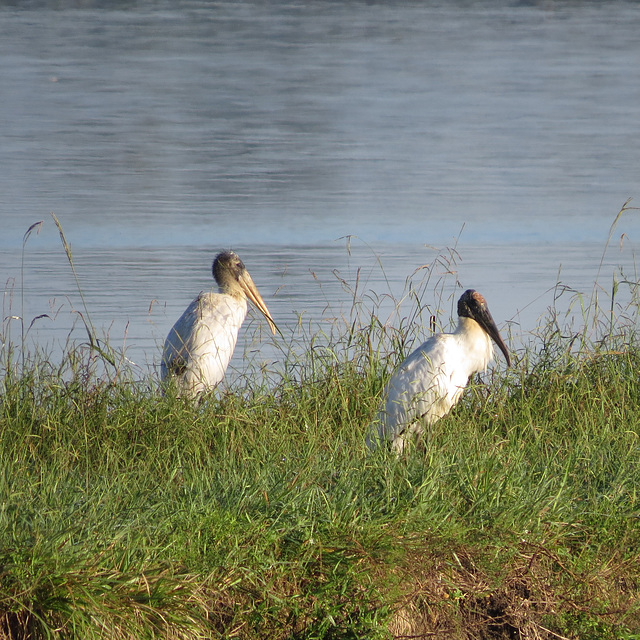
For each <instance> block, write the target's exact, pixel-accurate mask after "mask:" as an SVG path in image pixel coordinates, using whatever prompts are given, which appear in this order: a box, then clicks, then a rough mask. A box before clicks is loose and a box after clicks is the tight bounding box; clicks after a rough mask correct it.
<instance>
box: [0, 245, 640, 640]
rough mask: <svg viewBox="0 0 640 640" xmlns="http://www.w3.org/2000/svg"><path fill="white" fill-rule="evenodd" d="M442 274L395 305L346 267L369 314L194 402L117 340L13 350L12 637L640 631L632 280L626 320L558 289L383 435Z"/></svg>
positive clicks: (7, 394) (4, 391)
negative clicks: (404, 428) (419, 429)
mask: <svg viewBox="0 0 640 640" xmlns="http://www.w3.org/2000/svg"><path fill="white" fill-rule="evenodd" d="M445 255H446V256H447V259H449V258H451V257H452V254H450V253H449V254H445ZM434 273H435V270H433V269H430V268H429V267H428V266H427V267H425V269H424V270H422V271H421V272H420V273H419V274H416V276H417V278H416V277H413V278H411V279H410V280H409V281H408V282H407V286H406V288H405V289H406V291H405V292H404V294H403V295H402V296H400V297H399V298H398V299H397V300H394V309H397V312H394V313H395V315H394V319H393V322H387V318H388V317H389V316H385V317H384V318H381V316H380V304H383V306H384V307H385V309H386V308H388V304H387V303H388V300H384V301H382V300H381V298H380V297H377V296H375V295H374V294H372V293H371V292H360V291H359V290H358V288H357V283H345V286H346V287H351V290H352V291H353V292H354V296H353V310H352V311H351V313H350V315H348V316H347V317H345V318H342V319H338V321H337V323H336V324H335V325H334V326H333V327H332V328H331V329H330V330H329V331H325V332H324V333H322V332H320V331H319V330H315V329H314V328H313V327H312V326H306V327H304V326H303V327H302V328H298V329H296V331H295V333H294V332H292V335H291V336H290V340H289V341H288V342H289V347H287V349H288V351H287V352H286V354H285V356H286V357H285V358H284V364H283V365H282V367H281V368H280V369H278V370H276V371H268V372H264V371H263V370H262V369H261V368H260V367H259V365H258V364H256V365H255V367H256V370H254V371H252V370H251V369H250V370H249V371H248V372H247V374H246V375H245V376H244V377H239V378H238V379H237V380H236V382H235V384H234V386H233V387H232V388H231V389H230V390H229V391H226V392H222V391H220V392H217V393H213V394H211V395H210V396H208V397H207V398H206V399H204V401H202V402H200V403H199V404H194V403H189V402H185V401H182V400H181V399H179V398H176V397H174V396H172V395H171V394H168V395H165V396H162V395H161V394H159V393H158V391H157V381H156V380H155V379H153V377H149V378H148V379H144V380H140V379H135V378H134V376H133V375H128V374H127V370H126V367H124V366H122V367H120V368H119V369H118V374H117V375H113V374H109V375H101V374H100V375H99V373H98V370H97V369H96V367H95V366H92V365H91V364H90V360H91V359H92V358H95V357H96V353H98V357H102V355H103V352H104V353H106V352H105V350H104V349H103V350H102V351H100V352H96V351H95V350H90V351H87V350H79V351H74V350H71V351H70V352H69V353H68V354H67V357H66V358H65V360H64V361H63V362H62V363H53V362H51V361H50V360H47V359H46V358H45V357H44V356H43V355H42V354H40V355H37V356H36V357H33V358H27V359H26V361H25V363H24V366H23V367H22V368H21V369H20V370H19V371H15V370H14V369H11V370H10V371H9V370H7V369H6V368H5V369H4V370H3V376H2V378H1V380H0V424H1V426H2V428H1V429H0V470H1V475H0V531H1V532H2V535H1V541H2V544H1V545H0V566H1V567H2V572H1V574H0V637H5V638H12V639H17V638H25V639H26V638H30V639H39V638H82V639H83V640H85V639H92V638H96V639H97V638H101V639H102V638H114V639H116V638H123V639H125V638H126V639H133V638H176V639H178V638H185V639H186V638H188V639H191V638H243V639H258V638H265V639H266V638H269V639H270V640H272V639H275V640H278V639H283V640H284V639H287V640H294V639H295V640H301V639H302V638H305V639H315V638H326V639H337V638H372V639H375V638H389V637H446V638H453V639H455V638H460V639H462V638H515V637H520V638H549V639H551V638H580V639H582V640H584V639H587V640H590V639H593V640H595V639H596V638H598V639H603V638H610V639H622V638H627V639H629V638H633V637H636V636H637V634H638V633H640V611H639V610H638V602H639V601H640V600H639V598H638V596H639V595H640V593H639V587H638V585H640V572H639V570H638V567H639V566H640V557H639V556H640V544H639V543H640V539H639V538H640V534H639V531H640V528H638V516H639V515H640V498H639V495H638V489H637V488H638V487H639V486H640V465H639V463H638V460H640V438H639V430H638V426H637V425H638V424H640V391H639V390H638V385H637V369H638V361H639V360H640V348H639V346H638V340H637V332H636V326H637V324H636V323H637V307H638V302H639V301H638V297H637V287H636V286H635V284H634V283H633V282H632V281H631V280H630V279H628V278H627V279H622V278H621V279H620V280H619V282H618V284H617V285H616V286H617V290H616V291H612V292H611V296H612V299H614V304H613V308H614V309H617V312H616V314H615V318H613V322H612V315H611V308H612V305H611V304H609V303H607V304H606V305H604V306H595V305H596V301H595V299H590V300H589V302H588V304H586V305H584V315H583V316H582V317H583V318H584V319H587V318H588V319H589V323H588V326H587V325H586V323H584V324H580V323H578V324H573V322H574V321H573V320H572V324H571V325H570V326H567V325H564V324H563V320H562V316H561V314H560V313H559V312H558V311H557V310H555V309H552V310H550V312H549V317H548V318H546V319H544V321H543V322H542V323H541V325H540V328H539V330H538V331H537V332H536V335H535V336H534V337H533V338H532V340H531V343H530V344H528V345H524V346H523V347H522V348H521V349H520V350H518V352H517V353H516V354H514V356H515V357H514V361H515V362H514V366H513V367H512V369H510V370H509V371H506V372H505V371H496V372H494V373H489V374H487V375H485V376H480V377H478V378H477V379H475V380H474V381H473V382H472V384H471V385H470V387H469V389H468V390H467V392H466V393H465V395H464V397H463V400H462V401H461V402H460V403H459V405H458V406H457V407H456V409H455V410H454V411H453V412H452V413H451V414H450V415H449V416H447V417H446V418H444V419H442V420H440V421H439V422H437V423H436V424H435V425H433V427H432V428H431V429H430V430H429V432H428V433H427V434H426V436H425V439H424V442H423V444H422V446H421V447H418V448H416V450H415V451H414V452H413V453H412V454H411V455H410V456H408V457H407V458H404V459H402V460H397V459H396V458H395V457H394V456H393V455H390V454H387V453H386V452H384V451H380V452H378V453H376V454H375V455H371V454H369V453H368V452H367V451H366V449H365V446H364V433H365V430H366V428H367V426H368V423H369V422H370V420H371V419H372V417H373V415H374V413H375V410H376V408H377V404H378V401H379V396H380V393H381V390H382V387H383V385H384V381H385V379H386V377H387V376H388V375H389V374H390V372H391V370H392V369H393V367H394V366H395V365H396V364H397V362H398V361H399V360H400V359H401V358H402V357H403V355H404V354H405V353H406V352H408V351H409V350H410V348H411V347H412V346H413V342H414V341H415V340H416V337H417V336H420V335H424V333H425V331H426V327H425V322H428V320H430V316H431V315H438V313H437V312H438V310H439V309H442V308H444V307H446V305H447V304H448V300H442V299H440V300H438V301H437V304H436V305H435V306H431V307H430V306H429V305H428V304H427V300H433V299H434V291H438V289H437V287H438V286H441V285H442V283H441V282H440V281H436V280H434V278H435V275H434ZM429 278H430V279H429ZM621 287H626V290H627V292H628V294H629V296H630V297H629V300H630V302H629V303H628V304H627V305H626V307H625V308H624V309H619V308H618V307H617V303H616V302H615V300H616V299H618V298H616V296H618V295H619V292H620V288H621ZM435 299H436V300H437V296H435ZM584 300H585V296H579V297H575V298H573V299H572V301H573V302H575V304H576V305H578V304H579V303H580V301H584ZM601 300H602V297H600V298H599V299H598V303H597V304H598V305H600V301H601ZM396 303H397V304H396ZM407 306H408V307H409V309H408V310H407V311H406V312H405V310H404V309H405V308H406V307H407ZM573 308H574V310H575V308H577V307H573ZM432 312H434V313H432ZM442 315H444V314H442ZM565 317H566V316H565ZM426 326H427V327H428V324H427V325H426ZM117 361H118V360H117V359H116V362H117ZM123 362H124V361H123ZM109 368H111V370H113V368H112V367H111V365H110V364H109V365H108V366H107V367H106V369H109Z"/></svg>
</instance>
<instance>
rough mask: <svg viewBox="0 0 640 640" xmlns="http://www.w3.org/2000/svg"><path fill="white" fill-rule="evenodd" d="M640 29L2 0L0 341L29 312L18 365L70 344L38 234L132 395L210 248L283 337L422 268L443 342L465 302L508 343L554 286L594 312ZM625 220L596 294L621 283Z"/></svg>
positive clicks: (387, 13)
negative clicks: (127, 374)
mask: <svg viewBox="0 0 640 640" xmlns="http://www.w3.org/2000/svg"><path fill="white" fill-rule="evenodd" d="M639 33H640V5H639V4H638V3H637V2H622V1H616V2H607V1H602V2H580V1H573V2H564V1H559V0H556V1H554V0H544V1H540V2H536V1H528V2H517V1H508V2H507V1H497V0H494V1H490V0H486V1H484V2H482V1H480V2H475V1H472V0H466V1H463V0H459V1H455V0H453V1H449V2H430V1H421V2H401V3H398V2H391V1H380V2H376V1H373V2H359V1H347V0H344V1H343V2H338V1H323V0H314V1H313V2H296V1H287V2H284V1H283V2H280V1H278V0H271V1H269V2H264V1H255V2H244V1H234V2H180V1H179V0H178V1H174V0H172V1H171V2H162V1H156V2H128V1H126V0H122V1H119V2H106V1H102V2H100V1H97V0H96V1H95V2H93V1H91V0H84V1H83V0H76V1H75V2H65V0H59V1H56V2H53V1H52V2H49V3H47V2H24V3H22V2H20V3H17V2H16V3H14V2H0V280H1V282H2V284H3V289H4V292H5V295H4V305H3V318H4V322H3V324H2V332H3V335H5V337H6V336H7V335H8V334H9V337H10V339H11V340H12V341H13V342H14V343H15V342H19V338H20V328H19V323H18V322H17V321H16V320H10V319H9V316H11V315H21V314H24V317H25V318H26V320H27V323H28V322H30V319H32V318H34V317H36V316H38V315H40V314H44V313H46V314H48V315H49V316H50V318H41V319H39V320H37V321H36V322H35V323H34V326H33V328H32V329H31V330H30V332H29V336H28V344H29V348H30V349H34V348H36V346H39V347H43V348H45V349H47V350H49V351H53V352H55V351H56V350H57V349H60V348H61V345H63V344H64V343H65V341H66V340H67V339H70V340H72V341H78V342H81V341H83V340H85V334H84V333H83V331H82V330H81V326H80V323H79V320H78V315H77V314H74V313H72V311H73V310H83V306H82V302H81V300H80V296H79V294H78V291H77V288H76V285H75V283H74V280H73V276H72V274H71V271H70V268H69V265H68V263H67V260H66V257H65V255H64V251H63V249H62V246H61V243H60V239H59V236H58V232H57V230H56V228H55V225H54V224H53V221H52V219H51V217H50V215H49V214H50V212H54V213H55V214H56V215H57V216H58V218H59V219H60V221H61V223H62V225H63V227H64V231H65V233H66V236H67V239H68V241H69V242H70V244H71V248H72V251H73V256H74V259H75V267H76V269H77V272H78V277H79V279H80V285H81V288H82V291H83V293H84V296H85V300H86V306H87V308H88V310H89V313H90V314H91V319H92V322H93V324H94V325H96V327H97V328H98V330H99V332H102V333H108V334H109V338H110V341H111V343H112V344H113V345H114V346H116V347H121V346H123V345H124V346H126V350H127V351H126V352H127V355H128V357H129V358H130V359H131V360H132V361H134V362H136V363H137V365H138V366H139V367H140V369H141V373H142V374H144V373H145V372H149V370H152V369H153V367H154V365H155V363H157V361H158V358H159V353H160V345H161V343H162V340H163V339H164V337H165V335H166V334H167V332H168V330H169V328H170V327H171V325H172V324H173V322H174V321H175V320H176V319H177V317H178V316H179V315H180V313H181V312H182V310H183V309H184V308H185V307H186V305H187V304H188V302H189V301H190V300H191V299H192V298H193V297H194V296H195V295H196V294H197V293H198V292H199V291H200V290H202V289H206V288H209V287H210V285H211V277H210V265H211V260H212V258H213V256H214V254H215V252H216V251H217V250H219V249H221V248H229V247H230V248H234V249H236V250H237V251H238V253H239V254H240V256H241V257H242V258H243V259H244V261H245V264H246V265H247V267H248V269H249V271H250V272H251V274H252V276H253V278H254V280H255V282H256V283H257V285H258V287H259V288H260V289H261V292H262V294H263V296H264V298H265V300H266V302H267V304H268V305H269V307H270V309H271V312H272V314H273V316H274V318H275V319H276V322H278V324H279V325H280V328H281V329H282V330H283V333H284V335H285V339H286V338H287V337H288V336H293V335H294V334H295V332H296V326H297V323H298V322H299V319H300V318H301V317H302V318H303V319H304V322H308V323H311V325H313V326H316V325H317V326H320V327H322V326H323V323H331V321H332V319H333V318H335V317H341V316H344V315H345V314H348V312H349V309H350V308H351V305H352V297H351V295H350V293H349V290H348V289H349V287H345V286H343V285H342V284H341V282H340V279H343V280H345V281H346V282H347V283H348V285H349V286H350V287H353V286H355V284H356V280H357V286H358V291H359V292H361V293H363V294H364V295H365V296H369V297H371V296H376V295H378V296H379V295H387V294H388V295H389V296H391V297H396V298H397V297H400V296H401V295H402V293H403V291H404V289H405V281H406V279H407V278H408V277H409V276H411V274H412V273H413V272H414V271H415V270H416V269H417V268H418V267H420V266H422V265H433V268H432V270H431V271H426V270H423V271H421V272H419V274H418V276H416V277H417V278H418V279H420V278H424V275H425V274H426V273H429V274H431V275H430V280H429V282H428V286H427V287H426V288H425V296H424V300H425V302H428V303H430V304H432V303H435V300H436V296H441V297H442V299H443V303H442V304H441V305H440V309H441V312H442V317H440V318H439V319H440V321H441V322H443V323H446V322H447V321H448V318H449V317H450V313H451V308H452V302H453V301H455V299H457V297H458V295H459V294H460V292H461V290H462V289H461V288H460V287H463V288H469V287H472V288H476V289H478V290H479V291H481V292H482V293H484V294H485V296H486V298H487V299H488V301H489V305H490V308H491V310H492V312H493V315H494V318H495V319H496V321H497V323H498V325H499V326H501V327H502V328H503V329H506V330H508V331H510V332H511V339H512V340H513V341H514V343H515V342H517V341H518V340H520V339H526V336H528V335H530V332H531V331H533V330H534V329H535V327H536V326H537V325H538V323H539V317H540V316H541V315H542V314H545V313H546V309H547V307H548V306H549V305H550V304H552V303H553V295H554V294H553V288H554V285H555V284H556V282H558V281H560V282H562V283H563V284H565V285H567V286H569V287H571V288H573V289H576V290H579V291H583V292H586V293H590V292H591V291H592V290H593V287H594V282H595V280H596V275H597V273H598V268H599V264H600V260H601V257H602V252H603V249H604V245H605V243H606V240H607V236H608V233H609V227H610V225H611V223H612V221H613V220H614V218H615V216H616V214H617V212H618V211H619V210H620V208H621V206H622V205H623V204H624V202H625V201H626V200H627V199H628V198H638V196H639V195H640V193H639V191H640V40H639V39H638V34H639ZM636 202H637V204H639V205H640V200H638V201H633V202H632V203H631V204H632V205H634V204H636ZM639 213H640V212H637V211H633V210H630V211H629V212H627V213H626V214H625V215H624V216H623V217H622V218H621V220H620V222H619V223H618V225H617V227H616V230H615V233H614V240H613V242H612V244H611V246H610V248H609V250H608V252H607V254H606V256H605V260H604V265H603V267H602V270H601V272H600V278H599V283H600V284H601V285H602V287H603V289H604V291H605V293H606V292H608V291H610V289H611V281H612V277H613V274H614V273H616V272H617V271H618V267H619V266H622V268H623V271H624V273H625V275H627V276H629V277H630V278H631V279H635V272H634V269H635V266H634V265H635V258H634V243H637V242H638V240H639V239H640V217H639V215H638V214H639ZM38 220H44V224H43V225H42V228H41V230H40V233H39V234H38V235H35V234H33V235H31V237H30V238H29V239H28V241H27V243H26V251H25V253H24V272H22V270H21V260H22V246H23V235H24V233H25V232H26V230H27V229H28V228H29V226H30V225H31V224H32V223H34V222H37V221H38ZM623 234H625V235H624V238H623V242H622V249H621V243H620V237H621V236H622V235H623ZM346 237H351V240H350V241H348V240H347V239H345V238H346ZM453 247H455V248H456V250H457V254H456V255H455V256H454V257H455V260H453V261H450V260H449V257H450V255H451V254H450V251H449V249H451V248H453ZM439 255H441V256H444V257H445V258H447V259H442V260H439V261H438V260H437V256H439ZM336 270H337V271H336ZM447 272H452V273H447ZM603 295H604V294H603ZM23 297H24V302H23V301H22V299H23ZM568 301H569V300H568V299H567V303H568ZM562 303H563V301H562V299H561V301H560V303H559V304H560V305H561V304H562ZM23 305H24V306H23ZM410 312H411V301H407V302H405V305H404V306H403V308H402V309H401V311H400V314H399V316H398V315H396V316H393V315H390V316H388V319H389V321H390V322H396V323H397V322H398V321H399V319H400V317H401V316H402V315H403V314H404V315H407V314H408V313H410ZM385 313H386V312H385ZM251 317H252V318H253V320H251V321H250V322H248V326H247V328H246V330H245V332H244V335H249V334H251V333H252V332H253V329H255V328H256V327H257V326H258V323H259V320H258V319H257V318H256V317H255V316H251ZM383 319H387V316H386V315H385V318H383ZM251 324H253V329H252V327H251ZM264 336H265V337H266V333H265V334H264ZM259 346H260V345H259V344H258V345H256V344H248V342H247V340H245V339H244V338H243V339H242V340H241V341H240V342H239V348H238V350H237V352H236V356H234V361H233V363H234V368H235V369H236V370H237V371H240V370H241V369H242V367H243V362H244V361H243V357H242V356H243V353H245V355H246V354H247V353H248V352H249V351H250V352H251V353H253V350H254V349H256V348H257V347H259ZM254 357H255V356H254ZM259 357H263V358H266V359H267V360H269V359H271V360H275V359H277V358H278V350H277V348H275V347H274V345H273V344H270V343H266V344H265V345H264V346H263V348H262V352H261V355H260V356H259Z"/></svg>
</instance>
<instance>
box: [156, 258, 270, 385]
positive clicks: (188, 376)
mask: <svg viewBox="0 0 640 640" xmlns="http://www.w3.org/2000/svg"><path fill="white" fill-rule="evenodd" d="M212 271H213V276H214V278H215V280H216V282H217V283H218V287H219V290H220V292H219V293H212V292H201V293H200V294H199V295H198V297H197V298H196V299H195V300H193V302H191V304H190V305H189V306H188V307H187V308H186V310H185V312H184V313H183V314H182V315H181V316H180V318H179V319H178V321H177V322H176V323H175V324H174V325H173V328H172V329H171V331H170V332H169V335H168V336H167V339H166V340H165V343H164V349H163V353H162V363H161V377H162V380H163V382H165V383H166V382H168V379H169V378H174V379H175V383H176V385H177V388H178V393H179V395H181V396H186V397H196V396H198V395H200V394H202V393H204V392H206V391H209V390H211V389H213V388H214V387H215V386H216V385H218V384H219V383H220V382H221V381H222V379H223V378H224V375H225V372H226V370H227V366H228V365H229V361H230V360H231V356H232V355H233V350H234V349H235V346H236V341H237V339H238V331H239V330H240V327H241V326H242V323H243V322H244V319H245V317H246V315H247V297H249V299H250V300H251V301H252V302H253V304H254V305H255V306H256V307H257V308H258V309H259V310H260V311H261V312H262V313H263V315H264V316H265V318H266V319H267V322H268V323H269V326H270V327H271V330H272V332H273V333H275V332H276V325H275V323H274V321H273V318H272V317H271V314H270V313H269V310H268V309H267V306H266V304H265V303H264V300H263V299H262V297H261V296H260V293H259V292H258V289H257V288H256V286H255V284H254V283H253V280H252V279H251V276H250V275H249V273H248V271H247V270H246V269H245V266H244V264H243V263H242V260H240V258H239V257H238V256H237V255H236V254H235V253H234V252H233V251H225V252H223V253H220V254H219V255H218V256H216V259H215V260H214V262H213V267H212Z"/></svg>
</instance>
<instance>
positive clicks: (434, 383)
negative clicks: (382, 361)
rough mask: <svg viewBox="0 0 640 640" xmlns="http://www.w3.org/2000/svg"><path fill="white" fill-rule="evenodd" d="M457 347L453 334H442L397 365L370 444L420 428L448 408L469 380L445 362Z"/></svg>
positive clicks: (370, 435)
mask: <svg viewBox="0 0 640 640" xmlns="http://www.w3.org/2000/svg"><path fill="white" fill-rule="evenodd" d="M454 350H456V343H455V340H453V339H452V336H451V334H439V335H436V336H433V337H431V338H429V340H427V341H426V342H425V343H424V344H423V345H422V346H420V347H419V348H418V349H416V350H415V351H414V352H413V353H412V354H411V355H410V356H409V357H408V358H407V359H406V360H405V361H404V362H403V363H402V364H401V365H400V366H399V367H398V369H397V370H396V371H395V372H394V374H393V375H392V376H391V378H390V379H389V382H388V383H387V386H386V387H385V390H384V393H383V404H382V406H381V408H380V410H379V411H378V415H377V418H376V420H375V421H374V422H373V424H372V425H371V430H370V433H369V435H368V436H367V444H368V446H369V447H374V446H375V445H376V444H377V443H380V442H385V441H388V442H393V441H394V440H396V438H399V437H400V436H401V435H402V434H403V433H404V432H405V431H407V430H411V431H413V430H420V427H421V426H422V425H424V424H429V423H432V422H435V421H436V420H437V419H438V418H441V417H442V416H444V415H446V414H447V413H448V412H449V410H450V409H451V407H452V406H453V405H454V404H455V403H456V402H457V401H458V399H459V398H460V395H461V394H462V391H463V390H464V384H466V380H465V381H464V383H463V384H462V385H460V384H459V381H458V380H456V379H455V376H453V377H452V375H451V373H452V372H451V371H450V367H448V366H447V364H446V363H447V362H450V361H451V360H452V358H451V355H452V351H454ZM416 421H419V424H418V425H416ZM414 426H415V428H413V429H412V427H414Z"/></svg>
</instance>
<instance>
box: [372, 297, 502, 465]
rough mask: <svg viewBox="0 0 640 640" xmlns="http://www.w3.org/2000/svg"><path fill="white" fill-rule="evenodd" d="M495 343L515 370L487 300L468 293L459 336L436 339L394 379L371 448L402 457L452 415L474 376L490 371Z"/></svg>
mask: <svg viewBox="0 0 640 640" xmlns="http://www.w3.org/2000/svg"><path fill="white" fill-rule="evenodd" d="M492 340H493V341H494V342H495V343H496V344H497V345H498V348H499V349H500V351H502V353H503V355H504V357H505V360H506V361H507V366H510V365H511V358H510V357H509V351H508V349H507V346H506V345H505V343H504V340H503V339H502V337H501V336H500V332H499V331H498V328H497V326H496V323H495V322H494V320H493V318H492V317H491V313H490V312H489V307H488V306H487V302H486V300H485V299H484V297H483V296H482V295H481V294H480V293H478V292H477V291H474V290H473V289H468V290H467V291H465V292H464V293H463V294H462V296H461V297H460V299H459V300H458V326H457V327H456V329H455V331H454V332H453V333H438V334H435V335H433V336H431V338H429V339H428V340H427V341H426V342H425V343H424V344H423V345H421V346H420V347H419V348H418V349H416V350H415V351H414V352H413V353H412V354H411V355H410V356H409V357H408V358H406V360H404V362H402V364H401V365H400V366H399V367H398V368H397V370H396V371H395V372H394V374H393V375H392V376H391V378H390V380H389V382H388V383H387V385H386V387H385V390H384V392H383V401H382V406H381V407H380V409H379V411H378V414H377V417H376V419H375V420H374V422H373V423H372V425H371V426H370V428H369V432H368V434H367V445H368V446H369V448H371V449H373V448H375V447H377V446H379V445H380V444H382V443H385V442H389V443H391V446H392V448H393V449H394V451H396V452H397V453H400V452H402V451H403V450H404V448H405V446H406V444H407V442H408V441H409V440H410V439H411V437H412V436H414V435H416V434H420V433H422V432H423V431H424V429H425V427H426V426H427V425H429V424H432V423H434V422H435V421H436V420H439V419H440V418H441V417H442V416H444V415H446V414H447V413H449V411H450V410H451V408H452V407H453V406H454V405H455V404H456V403H457V402H458V400H460V397H461V396H462V393H463V391H464V389H465V387H466V386H467V383H468V382H469V378H470V377H471V375H472V374H474V373H477V372H478V371H484V370H485V369H486V368H487V365H488V363H489V361H490V360H491V359H492V357H493V344H492V342H491V341H492Z"/></svg>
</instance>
